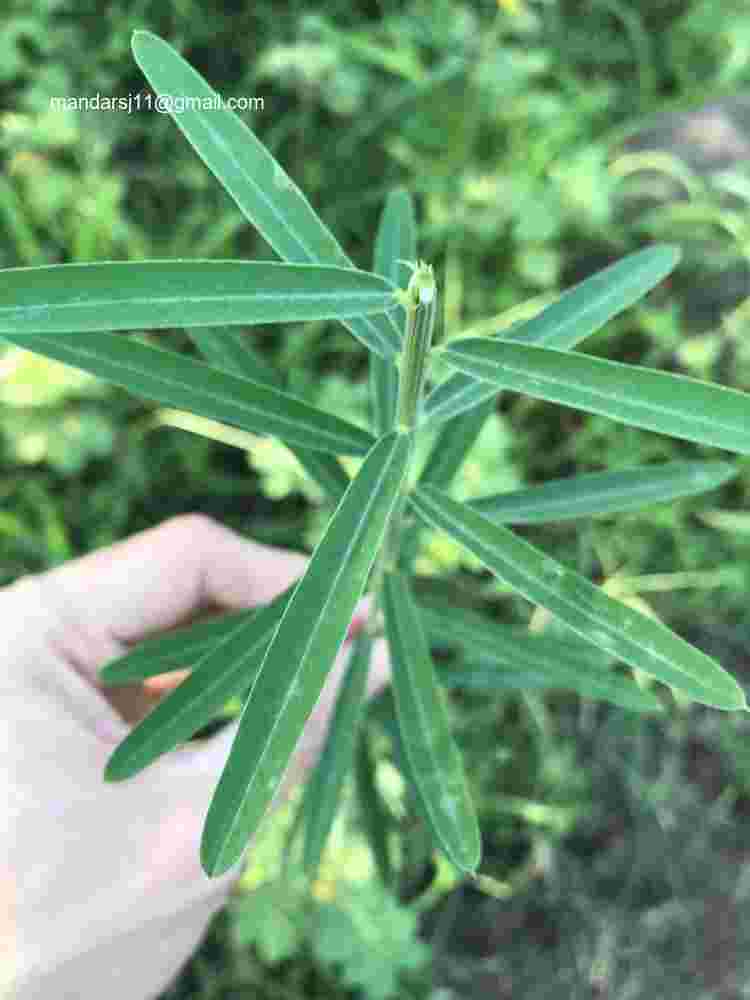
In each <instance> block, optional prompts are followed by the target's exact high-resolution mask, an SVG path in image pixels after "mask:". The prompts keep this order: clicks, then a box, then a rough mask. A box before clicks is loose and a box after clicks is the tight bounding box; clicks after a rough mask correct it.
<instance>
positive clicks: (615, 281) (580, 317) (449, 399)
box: [424, 244, 680, 423]
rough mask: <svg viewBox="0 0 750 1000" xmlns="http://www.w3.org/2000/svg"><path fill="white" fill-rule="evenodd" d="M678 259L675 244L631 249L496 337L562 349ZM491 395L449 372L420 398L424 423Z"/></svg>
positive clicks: (633, 299)
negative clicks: (536, 312) (425, 397)
mask: <svg viewBox="0 0 750 1000" xmlns="http://www.w3.org/2000/svg"><path fill="white" fill-rule="evenodd" d="M679 260H680V250H679V248H678V247H675V246H670V245H668V244H664V245H661V246H654V247H647V248H646V249H645V250H637V251H636V252H635V253H631V254H628V256H627V257H623V259H622V260H618V261H617V262H616V263H614V264H610V266H609V267H605V268H604V270H603V271H598V272H597V273H596V274H593V275H591V277H589V278H586V280H585V281H581V282H579V284H577V285H574V286H573V288H570V289H568V291H566V292H563V294H562V295H561V296H560V297H559V298H558V299H556V300H555V301H554V302H552V303H550V305H548V306H547V307H546V308H545V309H542V310H541V312H539V314H538V315H536V316H534V317H532V318H531V319H530V320H525V321H523V322H518V323H514V324H513V326H512V327H510V328H509V329H507V330H504V331H501V332H500V333H498V334H497V336H498V337H500V338H502V339H503V340H511V341H514V342H519V343H525V344H536V345H540V346H541V345H543V346H545V347H556V348H558V349H560V350H568V349H569V348H571V347H575V346H576V344H580V343H581V341H583V340H585V339H586V337H588V336H590V335H591V334H592V333H595V332H596V331H597V330H599V329H600V328H601V327H602V326H604V324H605V323H607V322H609V320H610V319H612V318H613V317H614V316H617V315H618V314H619V313H621V312H623V310H625V309H627V308H628V307H629V306H632V305H633V304H634V303H635V302H637V301H638V300H639V299H641V298H642V297H643V296H644V295H645V294H646V293H647V292H650V291H651V289H652V288H654V286H655V285H657V284H658V283H659V282H660V281H662V280H663V279H664V278H665V277H666V276H667V275H668V274H670V272H671V271H673V270H674V268H675V267H676V266H677V264H678V263H679ZM496 394H497V386H496V385H488V384H486V383H483V382H481V381H477V379H476V378H474V376H473V375H471V374H465V373H464V372H454V374H453V375H451V376H450V377H449V378H447V379H446V380H445V381H444V382H442V383H441V384H440V385H438V386H436V387H435V389H433V391H432V392H431V393H430V395H429V396H428V398H427V399H426V401H425V407H424V419H425V420H429V422H430V423H439V422H440V421H442V420H448V419H450V418H451V417H452V416H455V415H456V414H458V413H460V412H461V411H462V410H465V409H468V408H469V407H471V406H476V405H478V404H479V403H481V402H482V401H483V400H485V399H488V398H490V397H491V396H494V395H496Z"/></svg>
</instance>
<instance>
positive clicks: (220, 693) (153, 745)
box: [104, 587, 293, 781]
mask: <svg viewBox="0 0 750 1000" xmlns="http://www.w3.org/2000/svg"><path fill="white" fill-rule="evenodd" d="M292 590H293V588H292V587H289V588H288V589H287V590H286V591H284V593H283V594H280V595H279V597H277V598H276V599H275V600H274V601H273V602H272V603H271V604H269V605H268V606H267V607H265V608H263V609H262V610H261V611H258V612H257V613H256V614H254V615H253V616H252V617H251V618H250V619H249V620H245V621H240V622H239V623H237V622H236V621H234V622H232V623H231V625H227V624H226V623H225V624H224V633H223V635H221V637H220V638H216V639H214V640H213V641H212V642H211V645H210V647H209V648H208V649H206V650H205V652H204V653H203V655H202V656H200V657H199V658H198V659H197V660H195V661H193V662H190V661H189V660H187V661H183V663H182V666H183V667H185V668H187V667H190V666H192V668H193V669H192V672H191V674H190V675H189V677H187V678H185V680H184V681H182V683H181V684H180V685H179V687H177V688H175V689H174V691H171V692H170V693H169V694H168V695H167V696H166V698H163V699H162V700H161V701H160V702H159V704H158V705H157V706H156V708H154V709H153V710H152V711H151V712H150V713H149V714H148V715H147V716H146V717H145V719H143V720H142V721H141V722H140V723H139V724H138V725H137V726H135V728H134V729H132V730H131V731H130V733H128V735H127V736H126V737H125V739H124V740H123V741H122V743H120V745H119V746H118V747H117V748H116V750H115V751H114V753H113V754H112V756H111V757H110V758H109V760H108V761H107V767H106V769H105V771H104V778H105V780H106V781H122V780H123V779H125V778H130V777H132V775H134V774H137V773H138V772H139V771H142V770H143V769H144V767H148V765H149V764H151V763H153V761H155V760H156V758H157V757H160V756H161V754H163V753H167V752H168V751H169V750H173V749H174V748H175V747H176V746H177V745H178V744H179V743H183V742H185V741H186V740H189V739H190V738H191V736H193V735H194V734H195V733H196V732H197V731H198V730H199V729H201V728H202V727H203V726H205V725H206V724H207V723H208V722H210V721H211V720H212V719H213V718H214V716H215V715H216V713H217V712H218V711H220V710H221V708H222V707H223V706H224V705H225V704H226V703H227V701H229V699H230V698H233V697H234V696H235V695H240V694H244V692H245V691H247V689H248V688H249V687H250V686H251V684H252V683H253V681H254V680H255V678H256V677H257V674H258V670H259V669H260V665H261V663H262V662H263V656H264V655H265V652H266V650H267V649H268V644H269V643H270V641H271V639H272V638H273V635H274V633H275V631H276V628H277V627H278V624H279V622H280V621H281V616H282V615H283V613H284V611H285V610H286V607H287V605H288V603H289V601H290V599H291V596H292ZM165 638H167V637H165ZM172 655H173V654H172ZM131 663H132V661H131ZM158 663H159V661H158V659H157V660H156V662H155V665H158ZM126 667H127V664H126V663H125V659H124V658H123V660H122V661H121V666H120V670H119V673H120V678H119V679H120V680H123V677H122V675H123V674H125V673H126V672H127V670H126ZM156 672H157V673H162V671H161V670H157V671H156ZM113 674H114V675H115V677H116V676H117V671H115V670H111V671H110V673H109V675H108V676H107V683H113V681H112V680H111V677H112V675H113ZM149 676H153V674H149Z"/></svg>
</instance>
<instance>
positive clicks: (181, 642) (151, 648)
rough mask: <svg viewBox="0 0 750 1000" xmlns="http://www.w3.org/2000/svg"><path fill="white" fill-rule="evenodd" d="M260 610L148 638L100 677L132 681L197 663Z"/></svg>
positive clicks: (106, 680) (104, 669)
mask: <svg viewBox="0 0 750 1000" xmlns="http://www.w3.org/2000/svg"><path fill="white" fill-rule="evenodd" d="M257 614H259V611H258V610H257V609H251V610H249V611H238V612H234V613H233V614H228V615H221V616H220V617H219V618H215V619H212V620H211V621H205V622H194V623H193V624H192V625H186V626H184V627H183V628H179V629H175V630H174V631H173V632H169V633H168V634H167V635H157V636H154V637H152V638H150V639H146V640H145V641H144V642H142V643H140V644H139V645H138V646H136V647H135V649H131V650H129V651H128V652H127V653H125V654H124V655H123V656H119V657H118V658H117V659H116V660H112V661H111V662H110V663H108V664H107V665H106V666H105V667H102V669H101V670H100V671H99V681H100V682H101V683H102V684H104V685H108V684H130V683H132V682H133V681H144V680H146V679H147V678H148V677H156V676H158V675H159V674H167V673H170V672H171V671H173V670H184V669H186V668H188V667H194V666H195V664H196V663H197V662H198V661H199V660H200V659H201V657H202V656H203V654H204V653H206V652H207V651H208V650H211V649H213V647H214V646H215V645H216V643H217V642H221V641H223V640H224V638H226V636H227V634H228V632H230V631H231V630H232V629H234V628H237V626H239V625H242V624H246V623H247V622H249V621H250V620H251V619H252V618H254V617H255V616H256V615H257Z"/></svg>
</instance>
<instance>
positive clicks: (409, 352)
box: [367, 262, 437, 636]
mask: <svg viewBox="0 0 750 1000" xmlns="http://www.w3.org/2000/svg"><path fill="white" fill-rule="evenodd" d="M400 299H401V303H402V305H403V306H404V308H405V309H406V333H405V335H404V349H403V353H402V355H401V363H400V365H399V382H398V416H397V423H398V430H399V431H401V432H402V433H408V434H413V432H414V430H415V428H416V425H417V417H418V415H419V408H420V405H421V402H422V393H423V390H424V378H425V372H426V369H427V356H428V354H429V351H430V347H431V345H432V334H433V330H434V328H435V317H436V315H437V288H436V285H435V277H434V275H433V273H432V268H431V267H430V266H429V265H428V264H424V263H421V262H419V263H418V264H417V266H416V267H415V268H414V273H413V274H412V276H411V280H410V281H409V285H408V287H407V289H406V291H405V292H402V293H400ZM409 489H410V483H409V481H408V476H407V479H406V480H405V482H404V485H403V486H402V488H401V495H400V496H399V498H398V500H397V501H396V506H395V508H394V510H393V513H392V514H391V517H390V519H389V522H388V526H387V528H386V534H385V538H384V539H383V544H382V545H381V547H380V551H379V552H378V555H377V559H376V562H375V567H374V569H373V576H372V593H373V595H374V600H373V603H372V608H371V611H370V616H369V621H368V624H367V628H368V630H369V632H370V634H371V635H373V636H375V635H377V634H378V633H379V632H380V624H379V618H380V616H379V606H380V590H381V586H382V582H383V576H384V574H385V573H386V572H388V571H392V570H395V569H396V567H397V566H398V556H399V552H400V549H401V532H402V528H403V520H404V511H405V509H406V494H407V492H408V490H409Z"/></svg>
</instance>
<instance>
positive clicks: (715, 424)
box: [436, 338, 750, 455]
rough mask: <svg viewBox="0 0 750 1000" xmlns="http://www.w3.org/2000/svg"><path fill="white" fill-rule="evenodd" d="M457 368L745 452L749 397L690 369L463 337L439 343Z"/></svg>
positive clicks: (749, 444) (749, 447)
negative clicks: (669, 368)
mask: <svg viewBox="0 0 750 1000" xmlns="http://www.w3.org/2000/svg"><path fill="white" fill-rule="evenodd" d="M436 350H437V351H440V353H441V356H442V357H443V358H445V360H446V361H447V362H448V363H449V364H451V365H453V366H454V367H455V368H459V369H460V370H461V371H463V372H466V373H468V374H470V375H474V376H476V377H477V378H483V379H485V380H491V381H492V382H494V384H495V385H496V386H497V387H498V388H499V389H513V390H514V391H515V392H523V393H525V394H526V395H529V396H534V397H536V398H537V399H546V400H549V402H551V403H560V404H562V405H563V406H570V407H573V408H574V409H576V410H585V411H587V412H588V413H599V414H601V415H602V416H604V417H610V418H611V419H612V420H616V421H617V422H618V423H622V424H627V425H629V426H631V427H643V428H645V429H646V430H651V431H657V432H658V433H659V434H668V435H669V436H670V437H676V438H682V439H683V440H684V441H696V442H698V443H699V444H708V445H713V446H715V447H717V448H726V449H727V451H735V452H738V453H739V454H743V455H748V454H750V395H749V394H748V393H745V392H739V391H738V390H737V389H727V388H724V387H723V386H718V385H711V384H709V383H707V382H701V381H699V380H698V379H694V378H689V377H688V376H687V375H674V374H672V373H671V372H660V371H655V370H653V369H651V368H637V367H634V366H633V365H625V364H621V363H620V362H617V361H604V360H602V359H601V358H590V357H587V356H585V355H582V354H575V353H571V352H569V351H559V350H553V349H552V348H549V347H527V346H526V345H525V344H524V345H522V344H512V343H509V342H507V341H503V340H482V339H479V338H467V339H466V340H456V341H453V342H452V343H451V344H450V345H449V346H448V347H439V348H436Z"/></svg>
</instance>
